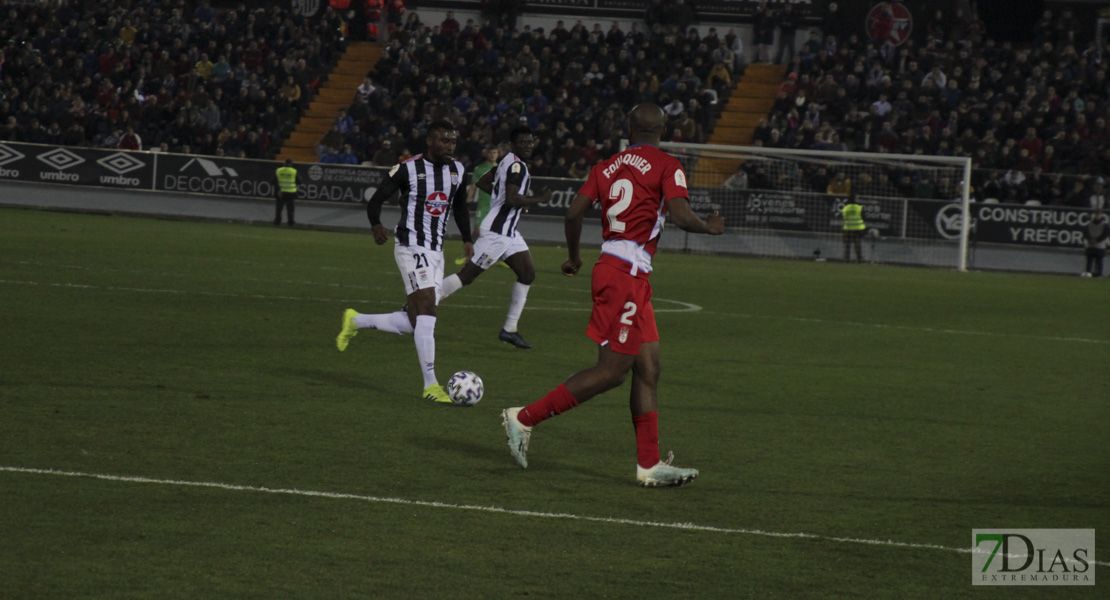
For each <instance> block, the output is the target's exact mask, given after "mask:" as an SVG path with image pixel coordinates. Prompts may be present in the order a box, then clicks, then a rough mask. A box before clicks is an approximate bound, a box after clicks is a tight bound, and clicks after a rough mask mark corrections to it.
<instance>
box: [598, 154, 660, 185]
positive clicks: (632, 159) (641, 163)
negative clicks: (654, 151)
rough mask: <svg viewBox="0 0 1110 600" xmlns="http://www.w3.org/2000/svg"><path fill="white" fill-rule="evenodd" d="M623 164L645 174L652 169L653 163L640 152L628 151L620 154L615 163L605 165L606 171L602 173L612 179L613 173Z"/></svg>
mask: <svg viewBox="0 0 1110 600" xmlns="http://www.w3.org/2000/svg"><path fill="white" fill-rule="evenodd" d="M621 165H628V166H630V167H632V168H633V169H636V170H637V171H639V172H640V173H643V174H645V175H646V174H647V172H648V171H650V170H651V163H650V162H648V159H646V158H644V157H642V156H640V155H638V154H632V153H628V154H621V155H620V156H618V157H617V159H616V160H614V161H613V164H611V165H609V166H608V167H605V171H604V172H603V173H602V174H603V175H605V178H606V179H612V177H613V173H615V172H616V170H617V169H619V168H620V167H621Z"/></svg>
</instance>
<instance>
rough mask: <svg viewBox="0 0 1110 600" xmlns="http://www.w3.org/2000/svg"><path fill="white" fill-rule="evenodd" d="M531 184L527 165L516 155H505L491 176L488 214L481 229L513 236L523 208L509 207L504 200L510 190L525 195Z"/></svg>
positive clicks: (510, 153)
mask: <svg viewBox="0 0 1110 600" xmlns="http://www.w3.org/2000/svg"><path fill="white" fill-rule="evenodd" d="M531 182H532V178H531V176H529V175H528V165H526V164H524V161H523V160H521V159H520V157H519V156H517V155H516V154H514V153H512V152H509V153H508V154H506V155H505V157H504V158H502V159H501V162H499V163H497V173H496V174H494V176H493V189H492V190H491V193H490V198H489V214H487V215H486V217H485V218H484V219H482V229H488V230H490V231H492V232H495V233H500V234H501V235H505V236H509V237H512V236H515V235H516V224H517V221H519V220H520V213H521V212H522V210H523V208H524V207H522V206H509V204H508V203H507V202H505V200H506V199H507V198H508V190H510V189H515V190H516V191H517V193H518V194H520V195H527V194H528V186H529V184H530V183H531Z"/></svg>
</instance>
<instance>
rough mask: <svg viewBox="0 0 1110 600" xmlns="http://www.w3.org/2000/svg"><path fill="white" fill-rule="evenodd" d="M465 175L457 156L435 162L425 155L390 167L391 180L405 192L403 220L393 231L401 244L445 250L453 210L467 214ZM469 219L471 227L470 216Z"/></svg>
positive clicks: (400, 201)
mask: <svg viewBox="0 0 1110 600" xmlns="http://www.w3.org/2000/svg"><path fill="white" fill-rule="evenodd" d="M465 175H466V168H465V167H463V164H462V163H461V162H459V161H457V160H455V159H450V160H448V161H446V162H444V163H442V164H435V163H433V162H432V161H430V160H426V159H425V158H424V155H422V154H421V155H417V156H414V157H413V158H411V159H409V160H407V161H405V162H403V163H400V164H398V165H394V167H393V168H392V169H390V170H389V179H390V181H392V182H393V184H394V185H395V186H396V189H397V190H399V191H400V192H401V195H400V197H399V198H398V204H399V205H400V207H401V220H400V221H399V222H398V223H397V227H396V228H395V229H394V230H393V232H394V234H396V236H397V243H398V244H401V245H403V246H421V247H424V248H427V249H429V250H435V251H437V252H438V251H442V250H443V238H444V235H445V234H446V233H447V217H448V216H450V214H451V209H452V208H454V209H455V210H456V211H461V212H462V213H466V177H465ZM382 183H383V187H386V186H387V185H388V184H386V182H382ZM458 220H459V219H458V218H456V221H458ZM371 222H373V220H371ZM466 222H467V227H469V222H470V220H469V218H467V219H466ZM462 235H463V239H464V240H469V239H470V232H469V231H464V232H463V233H462Z"/></svg>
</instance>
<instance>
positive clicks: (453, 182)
mask: <svg viewBox="0 0 1110 600" xmlns="http://www.w3.org/2000/svg"><path fill="white" fill-rule="evenodd" d="M451 185H459V176H458V175H457V174H455V173H451Z"/></svg>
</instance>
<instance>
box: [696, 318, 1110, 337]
mask: <svg viewBox="0 0 1110 600" xmlns="http://www.w3.org/2000/svg"><path fill="white" fill-rule="evenodd" d="M705 313H706V314H710V315H726V316H729V317H739V318H742V319H766V320H771V321H792V322H796V323H820V324H822V325H849V326H851V327H873V328H876V329H903V330H906V331H924V332H927V333H951V334H955V335H982V336H988V337H1011V338H1022V339H1028V340H1043V341H1051V342H1082V343H1085V344H1110V340H1096V339H1091V338H1077V337H1062V336H1053V335H1036V334H1032V333H999V332H997V331H972V330H968V329H945V328H941V327H920V326H915V325H889V324H886V323H863V322H861V321H838V320H835V319H814V318H810V317H782V316H777V315H752V314H745V313H733V312H723V311H714V310H707V311H705Z"/></svg>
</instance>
